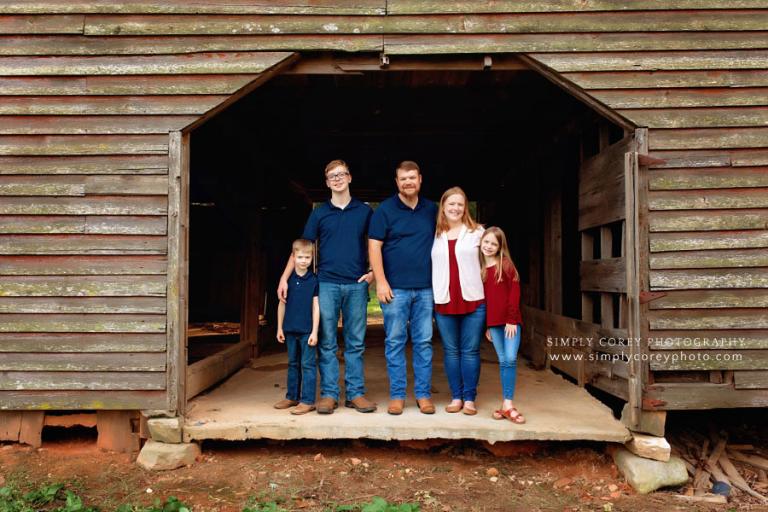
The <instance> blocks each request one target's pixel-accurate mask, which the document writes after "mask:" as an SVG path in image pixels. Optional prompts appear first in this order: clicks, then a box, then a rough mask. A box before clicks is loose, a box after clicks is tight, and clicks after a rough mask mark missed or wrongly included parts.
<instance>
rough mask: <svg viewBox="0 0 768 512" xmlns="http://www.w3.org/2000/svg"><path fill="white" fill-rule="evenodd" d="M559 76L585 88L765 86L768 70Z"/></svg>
mask: <svg viewBox="0 0 768 512" xmlns="http://www.w3.org/2000/svg"><path fill="white" fill-rule="evenodd" d="M563 76H564V77H565V78H567V79H568V80H570V81H572V82H573V83H575V84H576V85H578V86H580V87H582V88H583V89H588V90H596V89H654V88H655V89H674V88H678V87H685V88H691V87H697V88H700V87H766V86H768V71H766V70H750V69H734V70H723V69H713V70H707V71H699V70H688V71H624V72H619V73H615V72H594V73H590V72H588V73H563Z"/></svg>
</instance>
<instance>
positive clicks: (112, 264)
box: [0, 255, 167, 276]
mask: <svg viewBox="0 0 768 512" xmlns="http://www.w3.org/2000/svg"><path fill="white" fill-rule="evenodd" d="M166 267H167V261H166V257H165V256H126V255H118V256H82V255H73V256H47V255H46V256H3V257H2V258H0V275H6V276H11V275H13V276H25V275H32V276H41V275H78V276H88V275H137V276H139V275H159V274H165V272H166Z"/></svg>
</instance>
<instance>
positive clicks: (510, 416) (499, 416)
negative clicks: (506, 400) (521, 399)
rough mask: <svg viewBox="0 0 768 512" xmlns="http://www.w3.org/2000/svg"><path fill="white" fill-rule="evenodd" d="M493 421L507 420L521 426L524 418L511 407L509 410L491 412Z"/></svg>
mask: <svg viewBox="0 0 768 512" xmlns="http://www.w3.org/2000/svg"><path fill="white" fill-rule="evenodd" d="M493 419H495V420H503V419H507V420H509V421H511V422H512V423H516V424H517V425H522V424H523V423H525V416H523V415H522V414H520V411H518V410H517V408H516V407H512V408H510V409H497V410H495V411H493Z"/></svg>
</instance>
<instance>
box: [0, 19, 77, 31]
mask: <svg viewBox="0 0 768 512" xmlns="http://www.w3.org/2000/svg"><path fill="white" fill-rule="evenodd" d="M84 23H85V16H81V15H77V14H74V15H61V16H59V15H46V16H34V15H30V16H24V15H22V16H0V34H82V33H83V24H84Z"/></svg>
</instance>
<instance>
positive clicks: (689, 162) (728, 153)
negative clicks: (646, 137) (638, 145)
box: [650, 148, 768, 169]
mask: <svg viewBox="0 0 768 512" xmlns="http://www.w3.org/2000/svg"><path fill="white" fill-rule="evenodd" d="M650 156H651V157H652V158H656V159H661V160H662V162H661V163H655V164H653V165H651V168H653V169H677V168H687V167H698V168H702V167H736V168H738V167H755V166H763V167H764V166H766V165H768V150H765V149H753V148H746V149H744V148H741V149H709V150H707V149H704V150H702V149H693V150H682V151H658V150H656V151H652V152H650Z"/></svg>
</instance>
